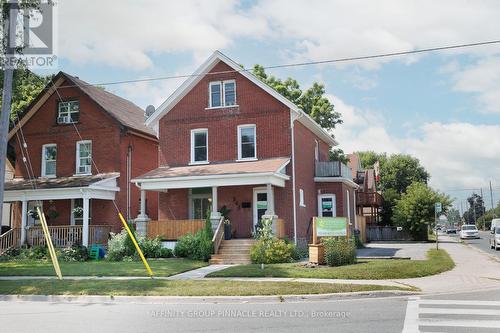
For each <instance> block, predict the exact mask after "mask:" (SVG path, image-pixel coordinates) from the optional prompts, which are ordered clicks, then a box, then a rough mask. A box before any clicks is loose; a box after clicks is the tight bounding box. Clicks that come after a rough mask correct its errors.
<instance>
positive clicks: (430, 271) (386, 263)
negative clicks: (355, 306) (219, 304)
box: [208, 249, 455, 280]
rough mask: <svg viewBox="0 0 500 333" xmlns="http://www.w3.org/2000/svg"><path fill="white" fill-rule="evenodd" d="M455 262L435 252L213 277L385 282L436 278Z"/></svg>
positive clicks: (246, 268)
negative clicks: (423, 257)
mask: <svg viewBox="0 0 500 333" xmlns="http://www.w3.org/2000/svg"><path fill="white" fill-rule="evenodd" d="M453 267H455V263H454V262H453V260H452V259H451V258H450V256H449V255H448V253H446V251H444V250H434V249H431V250H429V252H428V253H427V260H395V259H374V260H359V261H358V263H356V264H353V265H346V266H340V267H328V266H321V267H316V268H307V267H304V265H303V264H299V263H291V264H273V265H265V268H264V270H261V269H260V265H254V264H252V265H241V266H234V267H229V268H226V269H224V270H222V271H218V272H213V273H210V274H209V275H208V276H209V277H287V278H320V279H356V280H364V279H370V280H372V279H373V280H381V279H404V278H413V277H421V276H428V275H434V274H438V273H442V272H445V271H448V270H450V269H452V268H453Z"/></svg>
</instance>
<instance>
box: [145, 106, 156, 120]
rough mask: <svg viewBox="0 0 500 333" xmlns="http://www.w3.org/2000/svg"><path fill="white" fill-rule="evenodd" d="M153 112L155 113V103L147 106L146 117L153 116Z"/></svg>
mask: <svg viewBox="0 0 500 333" xmlns="http://www.w3.org/2000/svg"><path fill="white" fill-rule="evenodd" d="M153 113H155V107H154V105H148V106H147V107H146V118H147V117H149V116H151V115H152V114H153Z"/></svg>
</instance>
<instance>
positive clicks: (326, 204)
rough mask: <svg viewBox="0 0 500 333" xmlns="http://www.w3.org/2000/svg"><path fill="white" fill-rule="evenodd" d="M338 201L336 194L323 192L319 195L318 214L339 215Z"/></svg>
mask: <svg viewBox="0 0 500 333" xmlns="http://www.w3.org/2000/svg"><path fill="white" fill-rule="evenodd" d="M335 206H336V201H335V195H334V194H321V195H319V196H318V216H319V217H334V216H337V212H336V207H335Z"/></svg>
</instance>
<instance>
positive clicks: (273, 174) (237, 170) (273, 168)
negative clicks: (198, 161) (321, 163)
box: [132, 157, 290, 190]
mask: <svg viewBox="0 0 500 333" xmlns="http://www.w3.org/2000/svg"><path fill="white" fill-rule="evenodd" d="M289 162H290V158H288V157H279V158H270V159H263V160H256V161H243V162H234V161H231V162H223V163H210V164H203V165H188V166H179V167H159V168H157V169H154V170H152V171H150V172H148V173H146V174H144V175H142V176H139V177H137V178H135V179H132V181H133V182H134V183H136V184H138V185H140V187H141V188H142V189H144V190H148V189H149V190H162V189H173V188H195V187H205V186H232V185H254V184H273V185H276V186H280V187H284V186H285V180H288V179H290V177H289V176H287V175H286V174H285V172H284V168H285V167H286V165H287V164H288V163H289Z"/></svg>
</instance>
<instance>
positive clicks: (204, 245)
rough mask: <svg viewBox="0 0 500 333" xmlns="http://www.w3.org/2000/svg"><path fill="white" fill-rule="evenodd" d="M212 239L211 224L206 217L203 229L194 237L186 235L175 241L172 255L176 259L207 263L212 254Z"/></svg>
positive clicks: (189, 234)
mask: <svg viewBox="0 0 500 333" xmlns="http://www.w3.org/2000/svg"><path fill="white" fill-rule="evenodd" d="M212 238H213V231H212V223H211V222H210V217H209V216H208V217H207V219H206V221H205V227H204V228H203V229H202V230H199V231H198V232H197V233H196V234H194V235H193V234H191V233H188V234H186V235H184V236H182V237H180V238H179V239H178V240H177V244H176V245H175V249H174V254H175V256H176V257H186V258H189V259H194V260H204V261H208V259H210V256H211V255H212V254H213V253H214V245H213V242H212Z"/></svg>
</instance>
